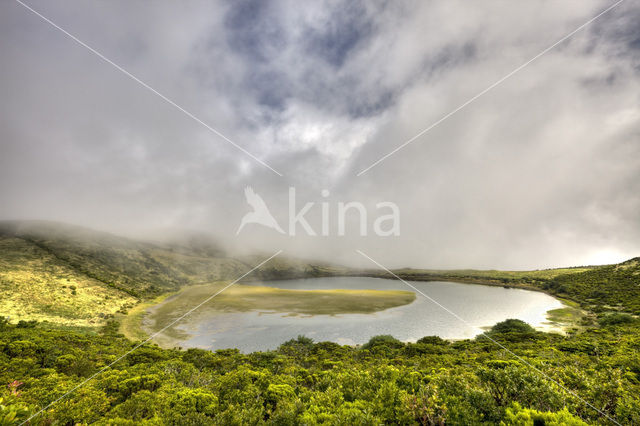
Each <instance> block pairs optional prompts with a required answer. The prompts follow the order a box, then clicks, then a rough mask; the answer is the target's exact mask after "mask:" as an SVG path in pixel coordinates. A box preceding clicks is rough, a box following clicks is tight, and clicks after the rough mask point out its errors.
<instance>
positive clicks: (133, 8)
mask: <svg viewBox="0 0 640 426" xmlns="http://www.w3.org/2000/svg"><path fill="white" fill-rule="evenodd" d="M30 4H31V3H30ZM32 5H33V7H34V8H36V9H37V10H39V11H41V12H42V13H43V14H44V15H45V16H47V17H49V18H50V19H52V20H53V21H54V22H56V23H57V24H59V25H61V26H62V27H63V28H65V29H67V30H69V31H70V32H71V33H73V34H75V35H76V36H78V37H79V38H80V39H81V40H83V41H84V42H86V43H88V44H89V45H91V46H93V47H94V48H96V49H97V50H99V51H100V52H102V53H103V54H105V55H106V56H107V57H109V58H110V59H112V60H113V61H115V62H116V63H118V64H120V65H121V66H123V67H124V68H126V69H127V70H129V71H130V72H132V73H133V74H135V75H136V76H137V77H139V78H140V79H141V80H143V81H145V82H147V83H148V84H150V85H151V86H153V87H154V88H156V89H157V90H159V91H160V92H161V93H163V94H165V95H166V96H167V97H169V98H170V99H172V100H173V101H175V102H177V103H178V104H180V105H181V106H183V107H184V108H186V109H187V110H189V111H191V112H192V113H194V114H195V115H196V116H198V117H199V118H201V119H202V120H203V121H205V122H206V123H208V124H210V125H211V126H213V127H214V128H215V129H216V130H218V131H220V132H222V133H223V134H224V135H226V136H227V137H229V138H231V139H232V140H233V141H235V142H236V143H238V144H239V145H240V146H242V147H244V148H246V149H248V150H249V151H250V152H251V153H253V154H255V155H256V156H257V157H259V158H261V159H263V160H264V161H266V162H267V163H268V164H269V165H271V166H273V167H274V168H276V169H277V170H279V171H281V172H283V173H284V175H285V176H284V177H283V178H281V177H279V176H277V175H275V174H273V173H272V172H271V171H270V170H268V169H266V168H265V167H263V166H261V165H260V164H258V163H256V162H255V161H254V160H253V159H251V158H249V157H248V156H246V155H245V154H243V153H242V152H240V151H239V150H237V149H236V148H234V147H233V146H231V145H230V144H228V143H227V142H225V141H224V140H222V139H221V138H219V137H218V136H216V135H214V134H213V133H211V132H209V131H208V130H207V129H205V128H204V127H202V126H201V125H200V124H198V123H196V122H194V121H193V120H191V119H190V118H188V117H186V116H185V115H184V114H183V113H181V112H180V111H178V110H176V109H175V108H173V107H172V106H170V105H168V104H167V103H166V102H165V101H163V100H162V99H160V98H159V97H157V96H156V95H154V94H153V93H151V92H150V91H148V90H146V89H145V88H143V87H141V86H140V85H139V84H137V83H135V82H133V81H132V80H131V79H129V78H127V77H126V76H125V75H123V74H122V73H120V72H119V71H117V70H115V69H114V68H113V67H112V66H110V65H109V64H107V63H105V62H104V61H101V60H100V59H99V58H97V57H96V56H95V55H93V54H92V53H91V52H89V51H87V50H86V49H84V48H82V47H81V46H78V45H77V44H76V43H74V42H73V41H72V40H70V39H69V38H68V37H66V36H65V35H64V34H62V33H60V32H59V31H57V30H55V29H54V28H52V27H51V26H49V25H48V24H46V23H45V22H43V21H42V20H40V19H39V18H38V17H36V16H34V15H33V14H31V13H30V12H29V11H27V10H26V9H24V8H22V7H20V6H19V5H18V4H17V3H12V2H3V3H2V4H1V5H0V32H1V34H0V55H1V56H0V57H2V58H3V59H2V67H0V91H1V93H2V100H1V101H0V195H1V196H2V200H3V203H2V205H1V206H0V216H1V217H3V218H16V217H17V218H20V217H29V218H44V219H56V220H63V221H68V222H73V223H80V224H84V225H88V226H95V227H98V228H101V229H110V230H114V231H117V232H124V233H141V232H143V231H144V230H145V229H151V228H153V229H161V228H165V227H173V228H175V227H180V226H184V227H191V228H195V229H201V230H205V231H207V232H212V233H214V234H217V235H219V236H220V237H221V238H225V239H226V241H228V242H229V243H233V244H235V245H237V246H242V247H251V248H261V249H272V248H276V249H279V248H284V249H285V250H288V251H289V252H291V253H295V254H298V255H307V256H318V257H324V258H328V259H329V260H340V261H343V262H353V261H356V259H357V255H355V254H354V249H355V248H360V249H363V250H364V251H365V252H368V253H370V254H371V256H372V257H374V258H376V259H378V260H380V261H383V262H384V263H386V264H389V265H390V266H434V267H438V266H447V267H449V266H474V267H489V266H491V267H514V268H515V267H539V266H540V267H541V266H549V265H558V264H576V263H590V262H598V261H613V260H620V259H622V258H624V257H631V256H633V255H637V254H638V253H639V252H640V244H639V243H638V241H640V217H639V213H638V212H639V211H640V195H639V194H640V187H639V185H640V184H639V183H638V182H640V148H639V144H638V140H639V136H640V125H639V123H640V106H639V103H638V100H639V99H640V84H639V80H638V70H639V63H640V62H639V59H638V58H639V53H638V52H639V49H638V40H639V39H640V32H639V31H640V30H639V29H638V27H637V22H638V17H640V8H638V6H637V5H636V4H634V3H632V2H625V3H623V4H622V5H621V6H619V7H618V8H616V9H615V10H614V11H612V12H611V13H610V14H607V15H605V16H603V17H602V18H601V19H600V20H598V21H597V22H596V23H595V24H594V25H592V26H590V27H587V28H586V29H585V30H584V31H581V32H580V33H578V34H576V35H575V36H574V37H572V38H571V39H570V40H568V41H566V42H565V43H563V44H562V45H560V46H558V47H557V48H556V49H554V50H553V51H550V52H549V53H547V54H546V55H545V56H543V57H542V58H540V59H539V60H537V61H536V62H534V63H532V64H531V65H530V66H528V67H527V68H526V69H524V70H523V71H521V72H520V73H518V75H516V76H514V77H513V78H511V79H510V80H508V81H505V82H504V83H503V84H501V85H500V86H499V87H497V88H496V89H495V90H493V91H492V92H491V93H489V94H487V95H486V96H484V97H482V98H481V99H478V100H477V101H476V102H474V103H473V104H472V105H470V106H469V107H468V108H466V109H465V110H464V111H461V112H460V113H458V114H456V115H455V116H452V117H451V118H449V119H448V120H447V121H445V122H443V123H442V124H441V125H440V126H438V127H437V128H435V129H433V130H432V131H430V132H429V133H428V134H426V135H424V136H423V137H421V138H420V139H419V140H416V141H415V142H414V143H413V144H411V145H409V146H407V147H406V148H404V149H403V150H401V151H399V152H398V153H397V154H395V155H394V156H392V157H390V158H389V159H388V160H385V161H384V162H383V163H381V164H380V165H379V166H377V167H376V168H374V169H372V170H371V171H369V172H367V174H365V175H363V176H361V177H359V178H356V177H355V174H356V173H357V172H358V171H360V170H362V169H363V168H364V167H366V166H368V165H370V164H371V163H372V162H374V161H376V160H377V159H378V158H380V157H381V156H382V155H384V154H386V153H388V152H389V151H391V150H392V149H393V148H395V147H396V146H398V145H399V144H401V143H402V142H404V141H406V140H408V139H409V138H411V137H412V136H414V135H415V134H416V133H417V132H419V131H420V130H422V129H424V128H426V127H427V126H429V125H430V124H431V123H433V122H435V121H436V120H438V119H439V118H440V117H442V116H444V115H445V114H447V113H449V112H450V111H452V110H453V109H454V108H456V107H457V106H459V105H460V104H462V103H463V102H465V101H467V100H468V99H469V98H471V97H472V96H474V95H475V94H477V93H478V92H480V91H481V90H483V89H484V88H486V87H487V86H488V85H490V84H491V83H493V82H494V81H496V80H497V79H498V78H500V77H501V76H503V75H505V74H506V73H508V72H510V71H511V70H513V69H514V68H516V67H517V66H519V65H520V64H522V63H523V62H525V61H527V60H529V59H530V58H532V57H533V56H535V55H536V54H538V53H539V52H540V51H542V50H543V49H545V48H546V47H547V46H549V45H551V44H553V43H554V42H556V41H557V40H559V39H560V38H561V37H563V36H564V35H565V34H567V33H569V32H570V31H572V30H573V29H575V28H576V27H578V26H579V25H581V24H583V23H584V22H586V21H587V20H588V19H590V18H591V17H592V16H594V15H596V14H597V13H598V12H599V11H601V10H603V9H604V8H606V7H607V6H608V3H607V2H605V1H600V0H588V1H584V2H580V4H579V7H577V6H576V3H575V2H569V1H566V2H554V3H549V2H526V3H517V4H516V3H505V2H501V1H496V2H491V1H490V2H483V3H482V4H476V3H473V4H471V3H468V2H458V1H451V2H428V3H425V2H347V1H344V2H343V1H326V2H309V3H300V2H296V1H288V0H282V1H266V2H264V1H241V2H219V3H218V2H213V3H212V2H187V3H180V4H174V3H129V2H109V3H91V4H89V3H85V2H79V1H78V2H64V3H51V2H44V1H33V2H32ZM245 185H252V186H253V187H254V188H255V189H256V191H257V192H258V193H260V194H261V195H262V196H263V197H264V198H265V201H267V202H268V203H269V206H270V208H271V210H272V212H273V213H274V215H275V216H276V217H277V218H279V220H280V221H282V222H283V223H284V222H286V218H287V215H288V209H287V188H288V187H289V186H291V185H295V186H296V188H297V190H298V194H299V196H300V197H301V198H300V202H302V200H303V199H304V200H307V201H315V202H316V203H319V202H321V201H322V200H324V199H323V198H322V197H321V196H320V191H321V190H322V189H329V190H330V193H331V195H330V196H329V197H328V198H327V199H326V200H328V201H329V202H331V203H333V204H332V206H335V203H336V202H337V201H362V202H363V203H365V204H366V205H367V206H370V207H371V208H372V210H371V214H374V212H375V203H376V202H379V201H385V200H389V201H394V202H396V203H397V204H398V205H399V207H400V209H401V212H402V224H401V227H402V232H401V236H400V237H398V238H394V239H376V238H367V239H362V238H358V237H353V236H350V237H349V238H345V239H340V238H322V239H319V238H315V239H314V238H311V237H309V238H305V237H300V238H295V239H291V238H286V237H280V236H276V235H272V234H269V233H268V232H260V230H255V229H254V231H255V233H251V232H248V233H246V234H245V233H243V234H242V235H241V236H240V238H235V237H234V235H233V234H234V233H235V230H236V229H237V225H238V222H239V220H240V217H241V216H242V215H243V214H244V213H245V212H246V210H247V206H246V205H245V201H244V197H243V194H242V189H243V187H244V186H245ZM316 207H317V204H316ZM316 210H317V209H316ZM311 216H312V217H314V218H315V219H317V216H318V211H315V212H314V213H312V215H311Z"/></svg>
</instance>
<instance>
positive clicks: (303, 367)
mask: <svg viewBox="0 0 640 426" xmlns="http://www.w3.org/2000/svg"><path fill="white" fill-rule="evenodd" d="M603 318H606V317H603ZM607 321H608V320H607ZM607 321H605V323H607ZM639 329H640V327H639V326H638V323H637V321H636V320H635V319H633V318H631V320H623V321H621V322H620V321H613V323H607V324H606V325H601V326H599V327H597V328H595V327H594V328H589V329H587V330H586V331H584V332H582V333H580V334H576V335H571V336H566V337H565V336H560V335H553V334H545V333H540V332H536V331H534V330H533V329H531V328H530V327H528V326H527V325H526V324H524V323H522V322H520V321H518V320H508V321H505V322H503V323H500V324H498V325H496V326H495V327H494V328H493V329H492V330H490V331H489V332H488V336H490V337H491V339H494V340H496V341H498V342H500V343H501V344H502V345H504V346H506V347H508V348H509V349H510V350H512V351H513V352H515V353H516V354H517V355H518V356H520V357H522V358H523V359H524V360H526V362H527V363H530V364H531V365H532V366H535V367H536V368H537V369H539V370H540V371H542V372H544V374H545V375H548V376H549V377H551V378H552V379H553V380H554V381H555V382H557V383H561V384H562V385H563V386H564V387H566V388H567V389H570V390H571V391H572V392H574V393H575V395H573V394H571V393H568V392H566V391H565V390H563V389H562V388H560V387H559V386H558V385H557V384H556V383H554V382H552V381H550V380H548V379H546V378H544V377H543V376H542V375H541V374H540V373H538V372H536V371H535V370H533V369H532V368H531V367H529V366H527V365H525V364H523V363H522V362H521V361H519V360H517V359H516V358H514V357H513V356H512V355H511V354H509V353H507V352H506V351H505V350H504V349H501V348H500V347H499V346H498V345H496V344H495V343H493V342H491V341H490V340H489V339H487V338H486V337H484V336H479V337H477V338H476V339H474V340H464V341H458V342H448V341H444V340H442V339H439V338H437V337H425V338H423V339H420V340H419V341H418V342H416V343H403V342H400V341H398V340H396V339H394V338H393V337H391V336H377V337H375V338H372V339H371V341H370V342H369V343H367V344H366V345H363V346H362V347H361V348H354V347H349V346H340V345H338V344H335V343H330V342H321V343H314V342H313V341H312V340H311V339H308V338H305V337H299V338H298V339H295V340H291V341H289V342H285V343H284V344H282V345H281V346H280V348H279V349H278V350H276V351H270V352H257V353H251V354H241V353H239V352H238V351H236V350H221V351H217V352H209V351H205V350H199V349H189V350H186V351H179V350H164V349H160V348H158V347H156V346H149V345H145V346H143V347H141V348H139V349H138V350H136V351H134V352H133V353H131V354H130V355H129V356H127V357H126V358H124V359H123V360H121V361H120V362H118V363H116V364H115V365H114V366H113V368H111V369H108V370H106V371H105V372H103V373H102V374H100V375H98V376H97V377H96V378H95V379H94V380H92V381H90V382H89V383H87V384H86V385H85V386H83V387H81V388H80V389H78V390H77V391H76V392H74V393H72V394H71V395H70V396H69V397H67V398H65V399H63V400H62V401H60V402H58V403H57V404H55V405H53V406H52V407H51V408H50V409H49V410H47V411H46V412H45V413H43V414H42V415H41V416H39V417H38V418H37V419H34V423H43V424H49V423H51V422H58V423H59V424H74V423H77V422H80V423H82V422H86V423H92V422H97V423H98V424H100V423H102V424H107V423H108V424H123V425H128V424H131V425H133V424H140V423H144V422H149V424H211V423H216V424H245V423H253V424H255V423H262V422H266V423H275V424H316V423H329V424H336V423H342V424H379V423H401V424H414V423H419V424H432V425H437V424H444V423H445V422H446V423H447V424H479V423H490V424H497V423H500V422H503V423H505V424H533V423H532V422H533V421H534V420H535V419H538V421H539V422H538V423H535V424H583V423H581V422H583V421H584V422H589V423H591V422H600V423H603V424H606V423H607V420H606V419H605V418H604V417H603V416H601V415H600V414H599V413H598V412H597V411H595V410H594V409H592V408H590V407H588V406H587V405H586V404H585V403H584V402H583V401H581V399H580V398H583V399H585V400H586V401H589V402H590V403H591V404H592V405H593V406H595V407H597V408H598V409H600V410H602V411H603V412H605V413H606V414H607V415H608V416H611V417H613V418H615V419H617V421H618V422H620V423H621V424H639V423H640V400H639V399H638V394H639V393H640V381H639V380H640V356H639V355H638V349H639V348H640V337H639V335H638V333H637V332H638V330H639ZM116 330H117V326H116V325H115V324H109V325H107V326H106V327H105V328H104V329H103V330H102V331H101V332H100V333H94V332H87V331H86V330H80V329H78V330H71V329H60V328H51V327H48V326H46V325H44V324H35V323H32V322H31V323H28V322H22V323H19V324H17V325H10V324H6V323H5V324H3V325H2V326H1V330H0V380H2V382H3V383H5V385H4V386H3V387H4V389H3V391H2V392H3V393H2V395H1V396H0V397H1V398H2V402H0V405H1V407H0V424H12V421H13V422H16V421H18V420H19V419H23V420H24V419H25V418H26V416H28V415H29V414H33V413H35V412H37V410H38V409H39V408H41V407H43V406H46V404H47V403H48V402H50V401H53V400H55V399H56V398H57V397H58V396H60V395H62V394H63V393H65V392H66V391H67V390H69V389H72V388H73V387H74V386H75V385H77V384H78V383H80V382H81V381H82V380H84V379H85V378H87V377H90V376H91V375H92V374H93V373H94V372H96V371H98V370H99V369H100V368H102V367H103V366H105V365H107V364H109V363H110V362H112V361H114V360H115V359H116V358H117V357H118V356H119V355H121V354H123V353H125V352H126V351H128V350H129V349H130V348H132V347H133V345H134V343H132V342H130V341H128V340H126V339H125V338H123V337H122V336H120V335H118V334H116ZM576 395H577V396H576ZM12 416H13V417H12ZM12 418H13V419H15V420H11V419H12ZM2 419H5V420H2ZM542 420H544V423H540V421H542ZM2 422H4V423H2ZM554 422H555V423H554Z"/></svg>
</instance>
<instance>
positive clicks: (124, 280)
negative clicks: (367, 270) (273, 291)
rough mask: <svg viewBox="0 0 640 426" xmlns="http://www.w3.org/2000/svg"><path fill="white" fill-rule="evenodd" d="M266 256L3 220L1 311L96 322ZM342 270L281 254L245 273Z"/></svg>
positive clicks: (234, 273) (237, 272) (226, 275)
mask: <svg viewBox="0 0 640 426" xmlns="http://www.w3.org/2000/svg"><path fill="white" fill-rule="evenodd" d="M266 257H268V255H265V256H258V255H256V256H246V257H241V258H232V257H229V256H227V255H226V254H225V253H224V252H223V251H222V250H220V249H217V248H215V246H214V245H213V244H209V245H207V244H205V243H204V242H203V241H195V242H194V243H193V244H192V242H191V241H186V242H185V241H183V242H180V243H179V244H178V243H176V244H172V243H147V242H140V241H134V240H131V239H128V238H123V237H119V236H115V235H111V234H108V233H104V232H98V231H94V230H90V229H86V228H81V227H77V226H71V225H65V224H60V223H52V222H42V221H28V222H27V221H25V222H14V221H5V222H0V295H2V297H1V298H0V316H8V317H10V318H12V321H14V320H15V321H17V320H18V319H23V320H40V321H51V322H55V323H62V324H67V325H69V324H74V325H99V324H101V323H103V322H104V320H105V319H107V318H109V317H111V316H113V314H114V313H116V312H117V311H120V310H126V309H128V308H130V307H131V306H133V305H135V304H136V303H138V302H139V301H140V300H146V299H151V298H154V297H156V296H158V295H160V294H163V293H167V292H172V291H176V290H177V289H179V288H180V287H181V286H184V285H190V284H200V283H207V282H213V281H221V280H231V279H236V278H238V277H239V276H241V275H242V274H243V273H245V272H247V271H249V270H250V269H251V268H253V267H254V266H255V265H256V264H258V263H260V262H261V261H262V260H264V259H265V258H266ZM340 271H341V269H339V268H335V267H332V266H329V265H321V264H310V263H307V262H304V261H300V260H295V259H284V258H283V259H280V258H279V259H274V260H272V261H271V262H269V263H267V264H265V265H264V266H263V267H261V268H260V269H259V270H256V271H255V272H254V273H252V274H251V277H247V280H252V279H253V280H255V279H268V278H270V279H277V278H293V277H303V276H321V275H329V274H333V273H338V272H340Z"/></svg>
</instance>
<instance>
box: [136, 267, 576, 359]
mask: <svg viewBox="0 0 640 426" xmlns="http://www.w3.org/2000/svg"><path fill="white" fill-rule="evenodd" d="M411 284H412V285H413V286H415V287H416V288H417V289H419V290H420V291H421V292H423V293H424V294H426V295H428V296H429V297H431V298H432V299H434V300H435V301H437V302H438V303H439V304H440V305H442V306H443V307H446V308H447V309H448V310H450V311H451V312H454V313H455V314H457V315H458V316H459V317H461V318H462V319H463V320H464V321H461V320H460V319H459V318H456V317H455V316H453V315H452V314H451V313H449V312H447V311H446V310H444V309H443V308H442V307H440V306H438V305H437V304H435V303H434V302H432V301H431V300H429V299H427V298H425V297H424V296H422V295H420V294H416V298H415V300H414V301H413V302H412V303H409V304H407V305H403V306H397V307H393V308H390V309H386V310H382V311H378V312H374V313H368V314H340V315H292V314H291V313H289V312H286V311H280V312H273V311H271V312H269V311H267V312H265V311H262V312H255V311H249V312H220V311H216V308H215V304H216V299H215V298H214V299H212V300H211V301H210V302H208V303H207V305H205V306H203V307H202V308H200V309H199V310H198V311H197V312H196V313H194V314H193V315H190V316H188V317H186V318H185V319H183V320H181V321H180V322H179V323H178V324H176V325H175V326H174V327H173V331H175V332H176V333H177V334H178V335H179V337H176V333H174V335H173V336H172V337H171V338H170V339H169V338H168V337H167V335H166V334H164V335H161V336H158V339H156V341H158V343H160V344H163V345H164V346H181V347H183V348H191V347H197V348H205V349H212V350H216V349H224V348H238V349H240V350H241V351H243V352H252V351H259V350H268V349H275V348H277V347H278V346H279V345H280V344H281V343H283V342H285V341H287V340H289V339H292V338H295V337H297V336H298V335H305V336H307V337H310V338H312V339H313V340H314V341H316V342H320V341H333V342H336V343H340V344H348V345H355V344H362V343H366V342H367V341H368V340H369V339H370V338H371V337H372V336H375V335H379V334H390V335H392V336H394V337H396V338H397V339H400V340H402V341H415V340H417V339H419V338H421V337H423V336H429V335H436V336H440V337H442V338H444V339H465V338H471V337H474V336H476V335H477V334H479V333H481V332H482V328H486V327H490V326H492V325H494V324H496V323H497V322H500V321H503V320H505V319H508V318H517V319H521V320H523V321H525V322H527V323H529V324H531V325H532V326H534V327H536V328H537V329H540V330H547V331H549V330H551V329H553V328H554V327H553V326H552V325H551V324H550V323H549V322H548V320H547V317H546V313H547V311H549V310H552V309H558V308H562V307H564V305H563V304H562V303H561V302H560V301H559V300H557V299H555V298H553V297H551V296H549V295H547V294H545V293H541V292H536V291H529V290H522V289H509V288H503V287H496V286H486V285H476V284H459V283H452V282H439V281H431V282H419V281H412V282H411ZM236 285H241V284H236ZM251 285H261V286H267V287H275V288H279V289H288V290H319V289H326V290H329V289H351V290H405V291H414V290H413V289H411V288H410V287H409V286H407V285H406V284H404V283H403V282H401V281H396V280H387V279H380V278H369V277H331V278H308V279H296V280H284V281H269V282H260V283H251ZM187 290H188V289H187ZM180 297H181V294H180V293H178V295H177V296H174V298H180ZM182 297H186V296H182ZM318 303H322V301H321V300H319V301H318ZM196 304H197V302H196V303H193V305H196ZM178 313H181V312H176V316H177V315H178ZM154 322H155V319H154V309H153V308H152V309H151V310H150V311H149V313H148V314H147V316H146V318H145V324H146V331H147V332H152V331H154V327H153V324H154ZM169 331H171V330H169Z"/></svg>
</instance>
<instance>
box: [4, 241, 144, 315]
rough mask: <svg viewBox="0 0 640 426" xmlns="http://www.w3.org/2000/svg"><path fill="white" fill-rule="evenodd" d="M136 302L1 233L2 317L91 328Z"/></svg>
mask: <svg viewBox="0 0 640 426" xmlns="http://www.w3.org/2000/svg"><path fill="white" fill-rule="evenodd" d="M135 303H136V299H135V298H134V297H132V296H130V295H129V294H127V293H123V292H121V291H119V290H117V289H115V288H112V287H109V286H105V285H104V283H102V282H101V281H98V280H95V279H93V278H91V277H88V276H87V275H84V274H82V273H80V272H78V271H77V270H75V269H74V268H72V267H70V266H69V265H68V264H66V263H65V262H62V261H60V260H59V259H58V258H57V257H55V256H53V255H52V254H51V253H49V252H48V251H46V250H43V249H41V248H40V247H38V246H37V245H34V244H31V243H30V242H28V241H25V240H22V239H19V238H12V237H0V316H1V317H10V319H12V320H14V321H17V320H25V321H30V320H37V321H50V322H53V323H57V324H65V325H72V324H73V325H81V326H92V325H99V324H101V323H102V322H103V321H104V320H105V319H106V318H109V317H111V316H113V314H114V313H116V312H118V311H120V310H123V309H127V308H128V307H130V306H133V305H134V304H135Z"/></svg>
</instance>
